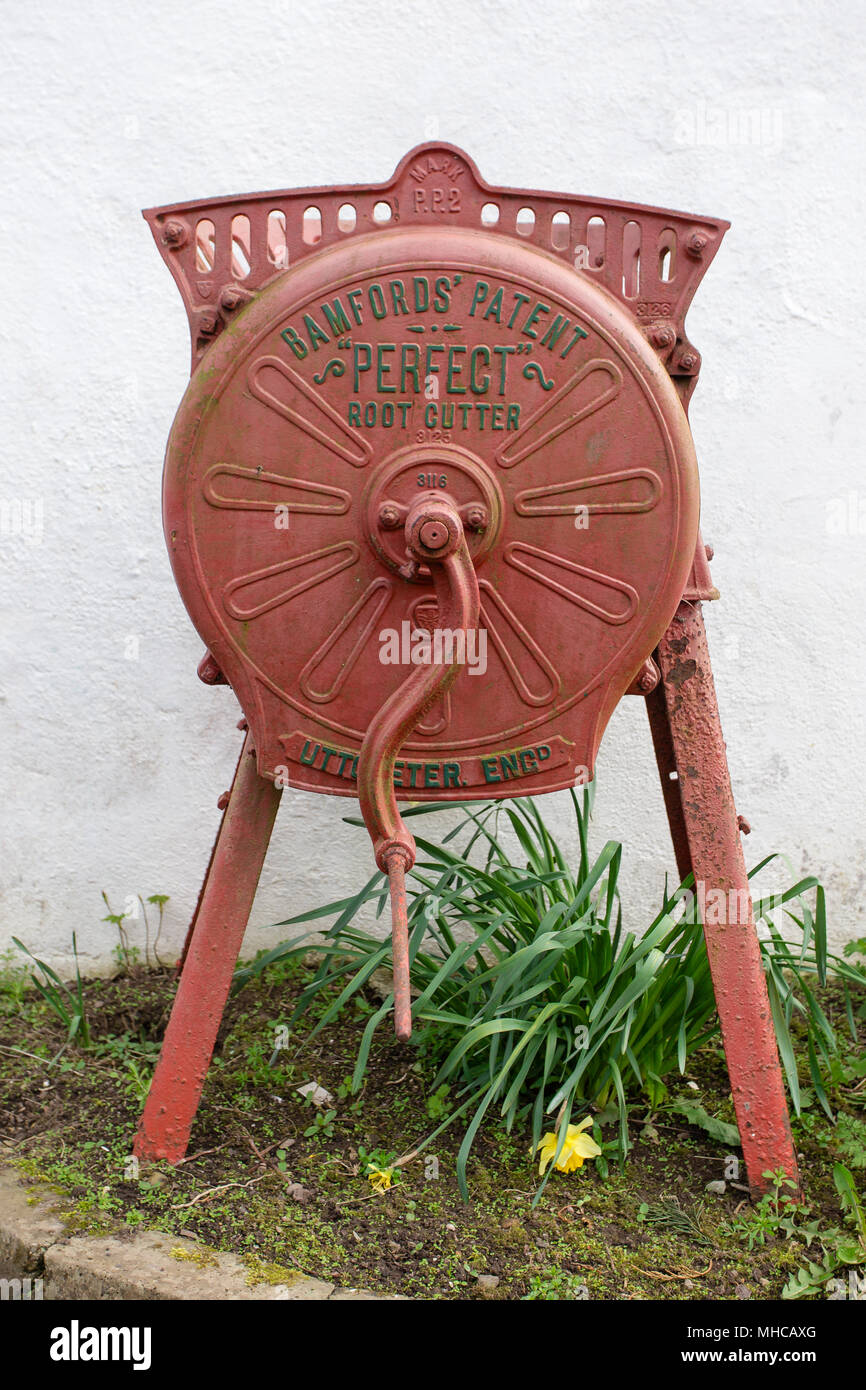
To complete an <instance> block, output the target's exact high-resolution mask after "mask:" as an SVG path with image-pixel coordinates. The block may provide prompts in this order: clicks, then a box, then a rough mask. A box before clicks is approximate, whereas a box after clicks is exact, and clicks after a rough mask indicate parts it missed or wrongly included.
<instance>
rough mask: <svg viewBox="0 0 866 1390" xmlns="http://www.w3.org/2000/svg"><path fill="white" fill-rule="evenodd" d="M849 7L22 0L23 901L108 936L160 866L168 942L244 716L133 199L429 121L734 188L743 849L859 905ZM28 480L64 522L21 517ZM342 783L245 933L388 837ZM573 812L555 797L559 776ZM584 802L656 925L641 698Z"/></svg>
mask: <svg viewBox="0 0 866 1390" xmlns="http://www.w3.org/2000/svg"><path fill="white" fill-rule="evenodd" d="M864 28H866V21H864V13H863V11H862V9H861V8H860V7H858V6H840V5H838V4H837V3H835V0H818V2H817V3H814V2H813V3H809V4H804V3H792V0H758V3H755V0H750V2H749V3H741V0H733V3H731V2H729V3H727V4H725V5H720V4H718V3H717V0H667V3H666V4H665V5H664V6H659V5H656V4H635V3H634V0H631V3H627V2H626V0H608V2H607V3H605V4H601V3H597V0H552V2H551V3H547V4H544V3H541V4H537V5H528V4H526V3H517V2H516V0H495V3H494V0H462V2H461V3H459V4H455V3H446V4H437V3H432V0H427V2H426V3H421V0H388V3H385V4H374V3H372V0H360V2H358V0H355V2H354V3H339V4H338V3H321V2H320V3H318V4H313V5H310V4H307V5H301V4H297V3H280V2H279V0H268V3H267V4H265V3H262V0H245V3H243V4H231V3H228V0H209V3H202V4H180V3H177V0H175V3H172V4H169V3H167V0H150V3H148V4H147V5H145V4H138V5H133V6H127V7H124V6H120V5H117V4H114V3H109V0H104V3H98V2H97V0H89V3H88V0H79V3H76V4H75V5H69V4H61V3H59V0H42V3H39V2H38V0H31V3H29V4H28V5H26V6H21V5H15V4H13V3H12V0H4V4H3V23H2V36H3V42H2V45H0V66H2V81H0V130H2V133H3V135H2V147H0V163H2V174H0V187H2V188H3V190H4V197H3V199H2V204H3V206H2V235H3V259H2V272H0V284H2V295H0V298H2V308H0V329H2V340H3V341H2V380H3V390H2V401H3V417H4V418H3V428H2V432H0V451H2V467H3V476H2V483H0V501H2V503H3V504H4V505H5V506H6V510H5V511H4V513H3V515H4V518H5V525H4V533H3V534H2V535H0V567H2V585H0V606H2V657H0V689H2V719H0V737H2V768H3V789H4V790H3V804H2V812H0V815H2V835H3V845H4V849H3V855H2V866H0V892H2V932H3V933H4V934H5V935H9V934H11V933H13V932H14V933H15V934H16V935H19V936H21V937H23V939H24V940H25V941H26V942H27V943H28V944H29V945H31V946H32V947H33V948H34V949H37V950H38V951H39V952H41V953H42V954H44V955H45V956H46V957H48V958H49V959H51V960H53V961H55V963H57V962H60V963H61V964H65V963H67V962H68V956H69V949H70V942H71V935H72V932H73V930H74V931H76V932H77V934H78V941H79V947H80V950H81V952H82V955H83V957H84V960H85V964H86V966H87V967H88V968H99V967H104V966H105V965H106V964H107V963H108V961H109V959H110V951H111V947H112V945H113V936H112V933H111V929H110V928H109V927H107V926H104V925H102V924H100V920H99V919H100V917H101V916H102V915H103V912H104V908H103V906H102V903H101V899H100V889H102V888H103V887H104V888H105V889H107V890H108V893H109V896H110V898H111V900H112V902H113V904H115V905H119V904H121V903H122V902H123V901H124V899H126V898H127V897H129V896H130V895H133V894H135V893H137V892H139V891H140V892H143V893H145V894H147V893H152V892H157V891H160V892H165V893H169V894H170V895H171V905H170V913H169V923H168V935H169V937H170V939H171V941H172V942H173V943H174V944H177V943H179V941H180V940H181V939H182V935H183V931H184V929H185V925H186V921H187V919H188V916H189V913H190V911H191V908H192V905H193V903H194V901H195V896H196V893H197V890H198V886H199V882H200V878H201V874H202V871H203V869H204V865H205V862H206V859H207V854H208V850H209V847H210V843H211V840H212V837H213V834H214V831H215V829H216V825H217V820H218V812H217V810H216V799H217V796H218V795H219V793H220V792H221V791H222V790H223V789H224V788H225V787H226V786H227V785H228V783H229V779H230V776H231V772H232V769H233V766H234V760H235V757H236V753H237V748H238V740H239V737H240V736H239V735H238V733H237V732H236V730H235V720H236V718H237V709H236V707H235V704H234V700H233V697H232V695H231V693H230V692H229V691H227V690H209V689H206V688H205V687H204V686H202V685H201V684H200V683H199V682H198V680H197V679H196V675H195V667H196V663H197V661H198V659H199V656H200V653H201V644H200V642H199V639H198V638H197V636H196V634H195V633H194V631H193V630H192V627H191V626H190V624H189V622H188V620H187V618H186V615H185V612H184V610H183V608H182V605H181V603H180V600H179V598H178V596H177V594H176V591H175V589H174V585H173V582H172V578H171V574H170V571H169V565H168V560H167V557H166V553H165V549H164V545H163V540H162V534H161V529H160V513H159V485H160V467H161V461H162V453H163V447H164V443H165V439H166V436H167V433H168V430H169V426H170V424H171V420H172V417H173V414H174V411H175V408H176V406H177V403H178V401H179V400H180V397H181V394H182V392H183V390H184V387H185V384H186V380H187V366H188V339H187V327H186V320H185V315H184V312H183V309H182V306H181V303H180V299H179V297H178V294H177V291H176V289H175V287H174V284H173V283H172V281H171V278H170V276H169V274H168V272H167V271H166V269H165V267H164V265H163V264H162V261H161V260H160V258H159V256H158V254H157V252H156V249H155V247H154V246H153V244H152V241H151V237H150V233H149V231H148V230H147V228H146V226H145V224H144V222H143V221H142V220H141V218H140V216H139V209H140V208H141V207H144V206H148V205H152V204H159V203H165V202H170V201H174V200H176V199H177V200H182V199H187V198H191V197H205V196H210V195H213V194H220V193H231V192H243V191H248V190H255V189H259V188H274V187H287V186H292V185H302V184H310V183H328V182H339V181H344V180H359V181H367V180H376V179H380V178H385V177H387V176H388V175H389V174H390V173H391V171H392V170H393V168H394V166H395V165H396V163H397V161H398V159H399V158H400V157H401V155H402V154H403V153H404V152H405V151H406V150H407V149H408V148H409V147H410V146H411V145H413V144H415V143H417V142H418V141H419V140H421V139H424V138H426V137H429V136H437V135H438V136H441V137H442V138H444V139H448V140H452V141H455V142H456V143H458V144H460V145H462V146H464V147H465V148H466V150H467V151H468V152H469V153H470V154H471V155H472V156H473V157H474V159H475V160H476V162H477V163H478V165H479V166H480V169H481V172H482V174H483V175H484V176H485V177H486V178H488V179H489V180H491V181H492V182H494V183H513V184H517V185H529V186H536V187H542V188H544V187H549V188H554V189H568V190H573V191H575V192H584V193H590V194H599V195H606V196H610V197H615V198H625V199H634V200H638V201H644V202H649V203H661V204H665V205H668V206H671V207H677V208H683V209H685V210H687V211H694V212H698V213H700V212H703V213H707V214H715V215H718V216H723V217H727V218H730V219H731V221H732V222H733V230H732V231H731V232H730V233H729V235H728V238H727V240H726V242H725V244H724V247H723V250H722V252H721V253H720V255H719V256H718V258H717V260H716V262H715V264H714V265H713V267H712V268H711V270H710V272H709V275H708V278H707V280H706V282H705V284H704V285H703V287H702V288H701V290H700V292H699V294H698V298H697V301H696V303H695V306H694V308H693V310H692V312H691V315H690V318H689V328H690V334H691V337H692V339H693V341H694V342H695V343H696V344H697V346H698V347H699V349H700V350H701V352H702V354H703V358H704V367H703V371H702V375H701V381H700V385H699V387H698V391H697V394H696V396H695V399H694V403H693V411H692V420H693V427H694V433H695V436H696V440H697V445H698V454H699V458H700V461H701V467H702V475H703V488H704V500H703V507H704V522H703V524H704V532H705V535H706V537H707V539H708V540H711V541H712V542H714V544H715V548H716V560H715V564H714V575H715V578H716V582H717V584H718V585H719V587H720V588H721V590H722V591H723V595H724V600H723V602H722V603H719V604H716V605H714V606H712V607H711V611H710V612H709V613H708V622H709V628H710V637H711V642H712V646H713V652H714V658H715V668H716V678H717V684H718V687H719V695H720V701H721V706H722V714H723V719H724V723H725V729H726V735H727V739H728V748H729V754H730V760H731V765H732V771H733V777H734V784H735V790H736V794H737V799H738V805H739V808H740V810H741V811H742V812H743V813H744V814H745V815H746V816H747V817H748V819H749V820H751V822H752V825H753V827H754V833H753V834H752V836H751V838H750V840H749V841H748V842H747V846H746V848H747V853H748V858H749V860H750V862H756V861H757V860H758V859H759V858H760V857H762V856H763V855H764V854H766V853H768V852H769V851H771V850H776V849H778V850H782V851H784V852H785V853H787V854H788V855H789V856H790V858H791V860H792V861H793V865H794V867H795V869H796V870H797V871H798V872H799V871H800V870H808V871H815V872H817V873H820V874H821V875H822V876H823V878H824V880H825V882H826V885H827V888H828V890H829V904H830V913H831V919H832V930H833V933H834V936H835V937H836V939H841V938H844V937H845V936H850V935H855V934H858V933H862V932H863V930H864V926H863V895H864V826H863V814H862V796H861V785H862V762H863V751H864V701H863V688H864V683H866V656H864V642H863V632H862V629H863V623H862V591H863V579H864V546H866V535H864V534H863V531H864V529H866V484H864V482H863V480H862V470H863V463H864V460H863V436H864V412H863V392H862V378H863V374H864V368H866V339H864V335H863V332H862V328H861V322H860V314H861V312H862V305H861V304H860V302H859V300H860V292H861V289H862V279H863V276H862V268H861V267H862V240H863V227H864V207H863V203H864V190H866V180H864V169H863V148H864V143H866V142H864V129H863V127H864V110H863V106H864V99H863V91H864V82H863V71H864V60H863V38H864ZM834 228H836V229H838V230H837V232H835V233H834V231H833V229H834ZM834 500H835V501H841V506H842V513H843V515H842V516H841V518H838V517H837V514H836V512H835V511H834V510H833V506H832V504H833V503H834ZM34 502H38V503H39V504H41V506H42V508H43V530H42V534H41V535H40V536H32V535H31V536H27V535H24V534H21V533H18V534H16V524H15V523H16V518H17V517H18V515H19V513H18V512H17V511H16V508H18V507H19V506H20V505H21V504H22V503H23V504H24V513H23V514H24V517H25V520H26V518H27V507H28V505H30V504H33V503H34ZM849 507H850V508H851V516H850V518H849V516H848V510H847V509H848V508H849ZM858 508H859V510H860V512H861V513H863V521H862V522H860V523H859V526H858V519H857V509H858ZM31 519H33V518H32V516H31ZM837 520H838V521H839V524H840V525H841V527H842V533H841V534H837V533H835V532H834V530H833V525H834V523H835V522H837ZM136 645H137V647H138V659H137V660H135V659H129V656H130V654H133V655H134V653H135V648H136ZM351 810H352V805H351V803H349V802H346V801H343V800H336V799H334V800H332V799H328V798H324V797H319V798H316V797H313V796H310V795H305V794H295V795H289V796H288V797H287V798H284V804H283V807H282V809H281V812H280V816H279V820H278V825H277V833H276V836H275V839H274V843H273V847H272V850H271V852H270V855H269V857H268V861H267V865H266V868H265V872H264V875H263V879H262V885H261V889H260V892H259V895H258V899H257V901H256V904H255V908H254V912H253V918H252V922H253V929H251V930H250V932H249V934H248V938H247V945H248V946H249V947H250V948H252V947H253V946H258V945H260V944H262V943H271V942H272V941H273V940H274V939H275V934H274V933H273V932H271V933H268V932H266V931H264V930H262V928H263V927H264V926H265V925H266V924H268V923H269V922H272V921H274V920H276V919H278V918H279V917H281V916H287V915H289V914H290V913H293V912H297V911H300V910H301V909H303V908H304V907H305V906H309V905H313V904H316V903H318V902H320V901H322V900H323V898H324V897H325V896H326V895H330V894H334V895H338V894H342V893H346V892H348V891H350V890H352V889H353V888H354V887H355V886H356V885H357V884H358V883H359V882H360V881H361V876H362V875H365V874H367V872H368V870H369V867H370V851H369V846H368V844H367V841H366V837H365V836H364V834H363V833H362V832H361V831H359V830H352V829H349V828H347V827H345V826H343V825H342V824H341V816H343V815H345V814H347V813H348V812H350V811H351ZM551 814H552V816H553V819H554V822H555V823H556V824H557V825H558V826H559V827H560V828H561V829H562V831H563V833H568V825H569V817H570V813H569V810H568V803H567V800H565V799H557V798H553V799H552V805H551ZM596 832H597V838H598V842H599V844H601V843H602V842H603V840H604V839H605V838H606V837H607V836H608V835H616V836H618V837H621V838H623V839H624V841H625V844H626V868H627V875H626V886H627V897H626V907H627V912H628V917H629V922H630V924H633V925H635V926H637V927H640V926H641V925H642V924H643V923H644V922H645V921H646V920H647V917H648V915H649V914H650V912H651V910H652V909H653V908H654V906H655V904H656V903H657V901H658V898H659V894H660V891H661V886H662V882H663V875H664V872H665V871H666V869H668V868H670V867H671V859H672V856H671V854H670V851H669V846H668V840H667V832H666V823H665V820H664V816H663V813H662V809H661V801H660V797H659V794H658V790H657V786H656V782H655V768H654V763H653V759H652V753H651V748H650V743H649V738H648V731H647V728H646V721H645V715H644V711H643V707H642V702H640V701H638V700H628V701H625V702H624V703H623V705H622V706H621V707H620V710H619V711H618V713H617V715H616V716H615V718H614V720H613V723H612V725H611V727H610V729H609V731H608V735H607V738H606V741H605V744H604V746H603V752H602V758H601V764H600V791H599V796H598V802H597V820H596Z"/></svg>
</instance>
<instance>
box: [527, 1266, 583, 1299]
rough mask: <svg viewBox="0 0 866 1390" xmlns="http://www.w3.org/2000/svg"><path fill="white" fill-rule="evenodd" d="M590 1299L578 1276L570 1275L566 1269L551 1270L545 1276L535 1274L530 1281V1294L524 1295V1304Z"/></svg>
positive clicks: (546, 1271)
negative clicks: (539, 1301) (538, 1301)
mask: <svg viewBox="0 0 866 1390" xmlns="http://www.w3.org/2000/svg"><path fill="white" fill-rule="evenodd" d="M587 1297H588V1293H587V1288H586V1285H585V1284H584V1283H582V1282H581V1280H580V1279H579V1278H578V1276H577V1275H576V1274H568V1273H567V1272H566V1271H565V1270H564V1269H549V1270H545V1272H544V1273H543V1274H533V1275H532V1276H531V1277H530V1280H529V1292H528V1293H525V1294H524V1295H523V1302H525V1303H530V1302H532V1301H533V1300H542V1299H543V1300H545V1301H547V1302H551V1301H553V1300H554V1299H561V1298H569V1299H584V1298H587Z"/></svg>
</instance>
